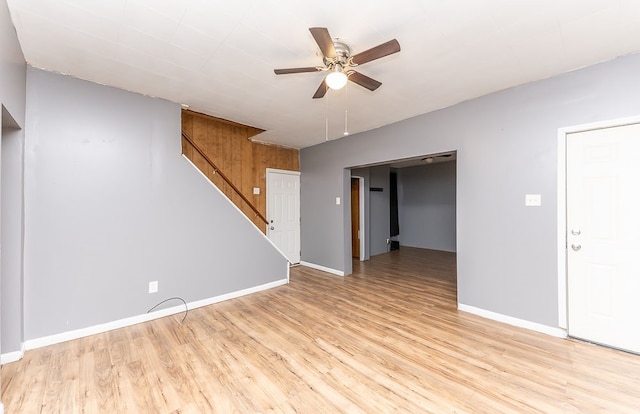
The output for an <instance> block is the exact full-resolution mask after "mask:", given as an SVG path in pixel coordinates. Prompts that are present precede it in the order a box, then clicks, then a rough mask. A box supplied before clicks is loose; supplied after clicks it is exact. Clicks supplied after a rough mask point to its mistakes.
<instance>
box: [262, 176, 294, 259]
mask: <svg viewBox="0 0 640 414" xmlns="http://www.w3.org/2000/svg"><path fill="white" fill-rule="evenodd" d="M267 221H268V222H269V224H268V225H267V236H268V237H269V239H270V240H271V241H272V242H273V244H275V245H276V246H277V247H278V249H280V251H281V252H282V253H284V255H285V256H287V258H288V259H289V261H290V262H291V263H300V173H299V172H296V171H280V170H277V171H276V170H269V169H268V170H267Z"/></svg>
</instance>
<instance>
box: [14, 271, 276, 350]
mask: <svg viewBox="0 0 640 414" xmlns="http://www.w3.org/2000/svg"><path fill="white" fill-rule="evenodd" d="M287 283H288V280H287V279H282V280H277V281H275V282H270V283H266V284H264V285H260V286H254V287H251V288H247V289H243V290H238V291H236V292H231V293H225V294H224V295H220V296H214V297H212V298H208V299H203V300H198V301H195V302H190V303H188V304H187V308H188V309H189V310H192V309H196V308H200V307H202V306H207V305H212V304H214V303H218V302H222V301H225V300H229V299H234V298H238V297H240V296H245V295H249V294H251V293H256V292H260V291H263V290H267V289H271V288H274V287H278V286H282V285H286V284H287ZM184 311H185V307H184V305H183V304H181V305H178V306H174V307H171V308H166V309H161V310H158V311H155V312H152V313H145V314H142V315H138V316H132V317H129V318H124V319H119V320H117V321H112V322H107V323H103V324H100V325H94V326H90V327H87V328H82V329H76V330H73V331H68V332H62V333H59V334H55V335H49V336H43V337H41V338H36V339H30V340H28V341H26V342H25V349H27V350H29V349H35V348H41V347H43V346H48V345H53V344H58V343H60V342H65V341H70V340H72V339H78V338H83V337H85V336H89V335H95V334H99V333H103V332H107V331H111V330H113V329H119V328H124V327H126V326H131V325H135V324H138V323H142V322H148V321H151V320H154V319H159V318H162V317H165V316H169V315H174V314H177V313H181V312H184Z"/></svg>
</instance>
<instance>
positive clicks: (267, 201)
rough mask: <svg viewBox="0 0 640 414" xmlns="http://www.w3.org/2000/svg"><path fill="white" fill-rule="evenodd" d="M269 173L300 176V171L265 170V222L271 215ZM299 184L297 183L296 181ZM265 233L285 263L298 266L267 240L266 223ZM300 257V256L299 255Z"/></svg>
mask: <svg viewBox="0 0 640 414" xmlns="http://www.w3.org/2000/svg"><path fill="white" fill-rule="evenodd" d="M270 173H276V174H286V175H297V176H298V177H299V176H300V171H290V170H279V169H277V168H267V169H266V173H265V191H264V192H265V200H264V202H265V205H266V212H267V220H268V217H269V216H270V215H271V214H270V212H269V174H270ZM298 183H299V181H298ZM299 209H300V187H298V210H299ZM298 217H300V212H299V211H298ZM265 229H266V232H265V233H264V235H265V237H266V238H267V240H269V241H270V242H271V244H272V245H273V246H274V247H275V248H276V249H278V251H279V252H280V254H281V255H283V256H284V257H285V258H286V259H287V261H288V262H289V264H290V265H293V264H298V263H300V262H299V261H298V263H292V262H291V260H289V258H288V257H287V255H286V254H284V253H283V252H282V250H280V248H279V247H278V246H276V245H275V243H274V242H273V241H271V239H270V238H269V224H268V223H267V224H266V226H265ZM301 230H302V229H301V228H300V227H298V238H300V233H301ZM299 244H300V241H298V245H299ZM300 256H302V255H300Z"/></svg>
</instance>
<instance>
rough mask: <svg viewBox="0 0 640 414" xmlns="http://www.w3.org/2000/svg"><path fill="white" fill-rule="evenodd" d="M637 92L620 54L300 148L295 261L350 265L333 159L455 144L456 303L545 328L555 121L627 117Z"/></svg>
mask: <svg viewBox="0 0 640 414" xmlns="http://www.w3.org/2000/svg"><path fill="white" fill-rule="evenodd" d="M639 96H640V55H632V56H627V57H623V58H619V59H616V60H613V61H610V62H606V63H602V64H599V65H596V66H592V67H589V68H585V69H582V70H578V71H574V72H571V73H568V74H564V75H561V76H557V77H554V78H550V79H546V80H542V81H538V82H534V83H530V84H527V85H523V86H519V87H515V88H511V89H508V90H505V91H502V92H498V93H495V94H492V95H488V96H484V97H481V98H478V99H475V100H472V101H468V102H464V103H461V104H458V105H455V106H452V107H450V108H446V109H443V110H440V111H436V112H432V113H429V114H426V115H422V116H418V117H415V118H411V119H408V120H405V121H403V122H399V123H396V124H393V125H389V126H386V127H382V128H379V129H375V130H372V131H369V132H366V133H362V134H354V135H351V136H349V137H347V138H343V139H339V140H335V141H330V142H327V143H324V144H320V145H317V146H313V147H309V148H305V149H303V150H302V151H301V154H300V159H301V171H302V174H301V180H302V181H301V208H302V214H303V215H304V217H305V219H304V220H303V222H302V228H301V243H302V252H303V260H305V261H308V262H312V263H317V264H319V265H322V266H326V267H329V268H334V269H338V270H343V271H344V272H345V273H346V274H349V273H351V262H350V261H346V260H345V257H347V256H348V254H349V250H350V249H349V246H345V243H344V240H345V236H344V233H345V232H349V225H348V222H347V223H346V225H345V220H344V217H343V214H342V210H341V209H336V208H333V207H332V206H330V201H331V200H332V199H333V197H336V196H340V195H343V198H344V194H347V192H348V191H349V187H348V186H344V182H343V180H342V176H343V170H344V168H349V167H354V166H362V165H369V164H374V163H379V162H383V161H390V160H397V159H403V158H410V157H412V156H417V155H422V154H434V153H440V152H446V151H452V150H457V151H458V153H457V157H458V158H457V168H458V170H457V178H458V181H457V205H458V210H457V253H458V255H457V256H458V300H459V302H460V303H462V304H465V305H469V306H474V307H477V308H480V309H485V310H488V311H492V312H497V313H500V314H503V315H508V316H511V317H515V318H520V319H523V320H528V321H532V322H536V323H540V324H543V325H547V326H552V327H557V326H558V303H557V295H558V292H557V285H558V280H557V263H556V256H557V253H556V252H557V246H556V218H557V217H556V216H557V212H556V202H557V201H556V190H557V189H556V186H557V183H556V179H557V174H556V169H557V134H558V128H560V127H565V126H570V125H577V124H583V123H589V122H595V121H601V120H606V119H612V118H620V117H627V116H632V115H637V114H638V113H639V112H640V98H639ZM527 193H538V194H541V195H542V206H541V207H538V208H530V207H525V206H524V195H525V194H527ZM345 200H348V198H345Z"/></svg>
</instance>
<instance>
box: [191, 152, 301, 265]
mask: <svg viewBox="0 0 640 414" xmlns="http://www.w3.org/2000/svg"><path fill="white" fill-rule="evenodd" d="M182 158H184V159H185V160H186V161H187V162H188V163H189V164H191V166H192V167H193V169H194V170H196V171H197V172H198V173H199V174H200V175H201V176H202V177H203V178H204V179H205V181H206V182H207V183H209V185H210V186H211V187H213V188H215V190H216V191H217V192H218V193H220V194H221V195H222V197H224V199H225V200H227V202H228V203H229V204H230V205H232V206H233V208H235V209H236V211H238V212H239V213H240V215H241V216H242V217H244V218H245V220H247V221H248V222H249V223H251V227H253V228H254V229H255V230H256V231H257V232H258V233H260V235H261V236H262V237H263V238H264V239H266V240H267V241H268V242H269V243H270V244H271V245H272V246H273V247H274V248H275V249H276V250H277V251H278V253H280V255H282V257H284V258H285V259H286V260H287V263H289V264H291V262H289V259H288V258H287V256H285V254H284V253H282V251H281V250H280V249H278V246H276V245H275V244H273V242H272V241H271V239H269V238H268V237H267V235H266V234H264V233H263V232H262V231H260V229H259V228H258V227H257V226H256V225H255V224H254V223H253V221H251V220H250V219H249V217H247V215H246V214H244V213H243V212H242V210H240V208H239V207H238V206H236V205H235V204H234V203H233V201H231V199H230V198H229V197H227V195H226V194H225V193H223V192H222V190H221V189H219V188H218V186H217V185H215V184H214V183H213V182H211V180H210V179H209V177H207V176H206V175H205V174H204V173H203V172H202V171H200V169H199V168H198V167H197V166H196V165H195V164H194V163H192V162H191V160H190V159H189V158H187V156H186V155H184V154H182Z"/></svg>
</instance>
